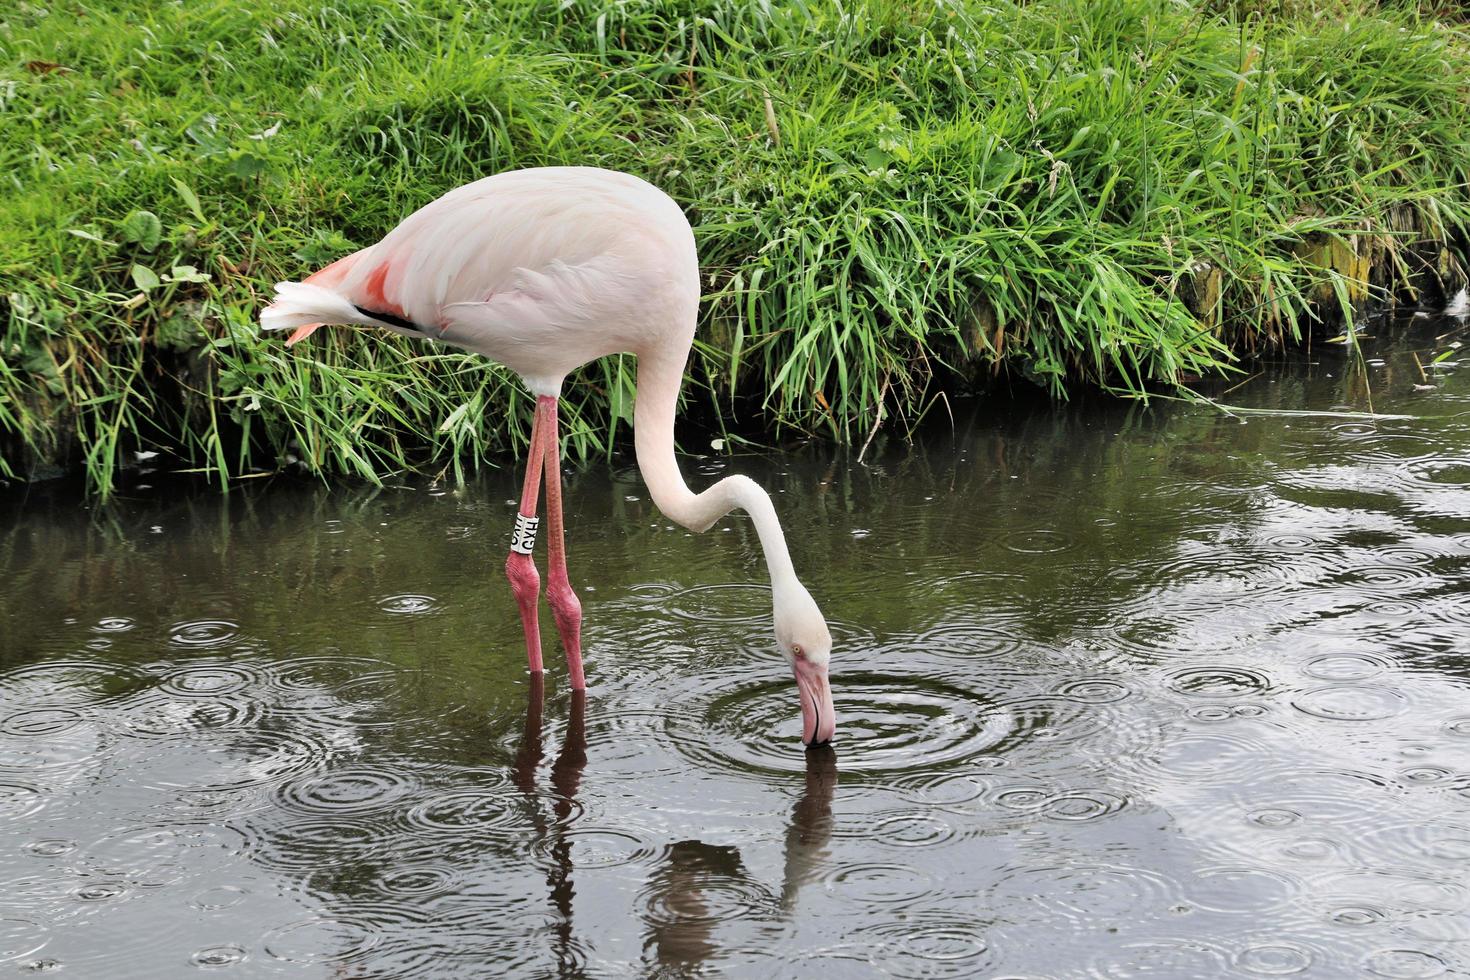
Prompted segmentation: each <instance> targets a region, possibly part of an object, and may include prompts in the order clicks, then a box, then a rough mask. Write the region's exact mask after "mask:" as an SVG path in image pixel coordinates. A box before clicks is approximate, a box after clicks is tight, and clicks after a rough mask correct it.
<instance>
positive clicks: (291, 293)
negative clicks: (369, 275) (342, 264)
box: [260, 282, 382, 330]
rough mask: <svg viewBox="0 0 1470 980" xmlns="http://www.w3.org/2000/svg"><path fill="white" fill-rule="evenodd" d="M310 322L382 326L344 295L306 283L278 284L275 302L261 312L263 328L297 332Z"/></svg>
mask: <svg viewBox="0 0 1470 980" xmlns="http://www.w3.org/2000/svg"><path fill="white" fill-rule="evenodd" d="M309 323H339V324H357V325H359V326H364V327H378V326H382V324H381V323H380V322H379V321H377V320H374V319H373V318H372V317H369V316H363V315H362V314H361V313H359V312H358V311H357V307H355V306H353V305H352V304H351V303H350V302H348V301H347V299H346V297H344V296H342V294H341V293H338V292H335V291H334V290H331V289H323V288H322V287H320V286H313V285H310V284H309V283H304V282H278V283H276V298H275V302H273V303H271V305H270V306H267V307H266V308H265V309H263V310H261V311H260V329H262V330H294V329H295V328H297V327H304V326H306V325H307V324H309Z"/></svg>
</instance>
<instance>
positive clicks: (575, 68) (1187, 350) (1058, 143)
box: [0, 0, 1470, 492]
mask: <svg viewBox="0 0 1470 980" xmlns="http://www.w3.org/2000/svg"><path fill="white" fill-rule="evenodd" d="M1267 8H1270V9H1267ZM1467 99H1470V34H1467V32H1466V31H1465V29H1464V27H1463V25H1456V24H1450V23H1446V22H1442V21H1439V20H1436V19H1434V18H1433V17H1431V16H1425V15H1421V14H1420V13H1419V11H1418V9H1417V7H1414V6H1412V5H1408V4H1393V3H1384V4H1381V5H1379V4H1368V3H1353V2H1343V0H1321V2H1318V3H1311V2H1306V0H1297V2H1290V3H1280V4H1261V3H1248V4H1247V3H1240V4H1237V3H1216V4H1209V5H1191V4H1187V3H1183V2H1175V0H1098V2H1088V0H1033V2H1029V3H1021V2H1011V0H993V2H981V0H946V2H942V3H941V2H930V3H919V2H895V0H872V2H866V0H856V2H849V3H838V2H835V0H825V2H816V0H812V2H794V3H785V4H770V3H767V2H763V0H713V2H704V3H696V2H692V0H682V2H675V0H561V2H553V0H503V2H500V3H497V4H483V5H473V6H469V5H464V4H461V3H457V2H450V0H339V2H337V3H335V4H332V5H323V4H319V3H311V2H306V0H276V2H273V3H272V4H269V5H255V4H248V5H247V4H236V3H233V2H225V0H189V2H172V3H162V4H157V5H140V4H134V3H130V2H127V0H78V2H66V3H57V4H52V5H49V6H42V5H39V4H36V3H33V2H30V0H27V2H24V3H22V4H21V5H20V6H19V7H17V8H13V9H12V10H11V11H10V12H9V13H4V14H0V175H3V176H0V182H3V184H4V186H5V190H4V193H3V194H0V283H3V285H0V295H3V296H4V299H3V300H0V304H3V310H0V315H3V317H4V336H3V349H0V447H3V455H0V471H3V475H10V476H17V475H23V474H24V473H26V472H34V471H35V470H36V469H37V468H38V467H41V466H43V465H45V464H48V463H49V464H57V465H65V464H66V463H68V462H71V461H75V460H77V459H81V460H83V461H84V462H85V463H86V465H87V467H88V471H89V473H90V475H91V478H92V481H93V484H94V486H95V487H96V488H97V489H99V490H101V491H103V492H106V491H107V490H109V489H110V487H111V486H112V485H113V481H114V479H115V476H116V472H117V468H118V467H119V465H121V464H122V463H124V462H126V461H127V460H128V459H129V458H130V456H129V454H130V453H132V452H134V451H139V450H144V451H156V450H166V451H168V452H171V453H173V454H175V455H176V456H178V457H179V458H181V459H182V460H184V461H186V465H188V466H191V467H194V468H197V469H199V470H202V471H204V472H207V473H210V474H212V475H215V476H219V477H224V476H227V475H238V474H246V473H250V472H252V471H257V470H261V469H266V470H269V469H274V468H276V467H278V466H281V465H283V464H286V463H294V464H297V465H301V466H304V467H305V468H307V469H309V470H311V471H314V472H323V473H331V472H341V473H350V474H355V475H359V476H362V477H364V478H367V479H378V478H381V476H382V475H384V474H386V473H389V472H393V471H397V470H401V469H405V468H408V467H418V468H431V469H434V470H440V469H443V470H448V471H450V472H451V473H453V474H462V473H463V472H464V469H465V468H467V467H469V468H473V467H476V466H479V465H481V463H482V462H483V461H484V460H486V459H489V458H493V457H495V456H496V455H497V454H500V453H503V452H504V451H506V450H508V449H512V448H515V446H516V445H517V444H518V443H519V442H520V441H521V440H523V439H524V438H525V432H526V421H527V418H528V413H529V404H528V401H527V398H526V397H525V396H524V395H523V394H522V393H521V392H520V389H519V388H518V386H517V385H516V383H515V381H514V379H513V378H511V377H508V376H507V373H506V372H505V371H504V370H503V369H501V368H499V367H498V366H495V365H491V364H487V363H485V362H484V361H482V360H479V359H476V358H472V357H468V356H462V355H459V354H453V353H446V352H444V351H442V350H439V349H435V348H432V347H430V346H427V345H420V344H415V343H410V342H407V341H403V340H400V339H397V338H394V337H390V336H387V335H382V336H377V335H373V336H369V335H366V334H364V333H362V332H357V331H347V330H340V331H333V332H324V333H322V334H318V335H317V336H316V337H314V338H313V339H312V340H311V341H310V342H308V343H307V344H304V345H302V346H300V347H297V348H295V349H294V350H292V351H290V352H287V351H286V350H285V349H284V348H283V347H282V346H281V344H280V343H279V338H262V337H261V336H259V335H258V333H257V332H256V330H255V327H254V326H253V323H254V318H255V314H256V311H257V310H258V308H259V306H260V305H261V303H262V301H263V298H264V296H265V295H266V294H267V293H268V291H269V288H268V287H269V284H270V283H271V282H274V281H276V280H277V279H282V278H291V279H295V278H300V277H301V276H302V275H303V274H304V273H306V272H308V271H310V270H311V269H314V268H316V267H319V266H321V265H323V264H325V263H327V262H328V261H330V260H332V259H333V258H336V257H338V256H340V255H341V254H343V253H345V252H346V251H348V250H350V249H352V248H354V247H360V246H362V245H365V244H368V243H371V242H372V241H374V240H376V239H377V238H378V237H379V236H381V235H382V234H383V233H384V232H385V231H387V230H388V229H389V228H391V227H392V226H393V225H394V224H395V223H396V222H397V221H398V220H399V219H400V218H401V217H402V216H404V215H405V214H407V213H408V212H409V211H411V210H413V209H414V208H416V207H418V206H419V205H422V204H424V203H426V202H427V201H429V200H431V199H433V198H434V197H436V196H438V195H439V194H441V193H443V192H444V191H446V190H448V189H450V188H451V187H454V186H456V185H458V184H461V183H463V182H466V181H469V180H472V179H475V178H477V177H480V176H483V175H485V174H488V173H493V172H496V171H500V170H505V169H510V168H516V167H526V166H537V165H549V164H571V163H576V164H592V165H599V166H606V167H613V168H616V169H621V170H628V171H631V172H634V173H637V174H640V175H642V176H644V177H647V178H648V179H650V180H652V181H654V182H655V183H657V184H659V185H660V186H662V187H664V188H665V189H667V190H668V191H669V192H670V193H671V194H672V195H673V196H674V197H675V198H677V199H678V200H680V201H681V202H682V203H683V204H684V205H685V207H686V210H687V212H688V214H689V216H690V219H691V221H692V223H693V224H694V226H695V230H696V234H697V236H698V240H699V245H700V251H701V256H702V259H703V265H704V270H705V274H706V277H707V278H706V282H705V303H704V307H703V323H702V325H701V330H700V334H699V337H700V339H699V341H698V343H697V346H696V355H695V357H694V358H693V359H692V361H691V365H690V373H691V377H692V380H693V381H694V382H696V385H695V387H694V388H693V389H692V394H691V396H690V400H689V404H690V409H691V411H696V412H697V411H698V410H700V409H702V410H703V414H705V416H706V417H708V418H710V419H713V420H714V421H715V423H716V424H719V425H724V424H736V423H738V424H743V425H749V424H751V422H752V421H758V422H761V423H762V424H764V425H765V426H766V427H768V428H779V427H783V426H790V427H794V428H797V429H800V430H805V431H813V432H819V433H824V434H826V435H828V436H830V437H833V438H837V439H854V438H860V437H861V436H862V435H863V434H864V433H865V432H866V431H868V429H869V428H870V427H871V426H872V425H873V424H874V422H875V421H876V419H877V418H878V417H879V414H880V413H887V415H888V416H890V417H893V416H897V417H899V418H903V419H913V418H916V417H917V416H919V415H921V414H922V413H923V412H924V411H925V409H926V408H927V407H928V406H929V405H930V404H931V403H932V401H933V399H934V397H935V395H936V393H938V392H939V391H941V390H944V389H946V388H949V387H953V386H955V385H957V384H966V383H970V382H974V381H976V380H977V379H982V378H984V377H985V376H987V375H990V374H992V373H997V372H999V373H1003V374H1006V375H1008V376H1010V377H1012V378H1016V379H1027V380H1029V381H1032V382H1034V383H1036V384H1038V385H1040V386H1042V387H1043V388H1045V389H1046V390H1048V391H1050V392H1051V393H1052V394H1054V395H1057V396H1062V395H1064V394H1065V392H1066V391H1067V390H1068V388H1069V387H1070V386H1074V385H1097V386H1104V387H1108V388H1112V389H1115V390H1118V391H1121V392H1125V393H1134V394H1139V393H1145V392H1147V391H1149V390H1150V389H1152V388H1156V387H1157V386H1173V385H1177V384H1180V383H1184V382H1187V381H1189V380H1190V379H1193V378H1196V377H1202V376H1208V375H1216V374H1219V373H1221V372H1225V371H1229V370H1230V369H1231V366H1232V364H1233V362H1234V358H1235V356H1236V355H1237V354H1238V353H1239V352H1241V351H1249V350H1258V349H1261V348H1262V347H1268V346H1273V345H1279V344H1282V343H1290V342H1293V341H1297V340H1300V339H1302V338H1303V337H1305V336H1306V335H1307V333H1308V332H1309V331H1310V330H1311V329H1312V328H1313V325H1314V324H1315V323H1316V322H1317V318H1318V317H1320V316H1322V315H1324V314H1331V313H1334V312H1336V313H1340V312H1343V311H1351V309H1352V308H1353V307H1355V306H1359V305H1361V304H1362V303H1363V302H1364V301H1365V300H1368V299H1372V298H1375V297H1376V298H1378V299H1386V298H1390V297H1392V296H1395V295H1403V294H1405V293H1406V292H1412V290H1413V289H1414V288H1415V287H1416V286H1418V285H1421V284H1422V283H1424V282H1426V281H1432V280H1433V279H1434V278H1436V277H1439V278H1442V279H1453V278H1454V277H1455V276H1457V275H1461V273H1460V272H1459V267H1458V264H1457V263H1458V260H1457V259H1456V257H1455V256H1456V254H1457V253H1456V251H1455V248H1454V247H1446V246H1455V245H1456V243H1459V247H1460V248H1461V249H1463V243H1464V241H1465V238H1466V229H1467V227H1470V121H1467V113H1466V111H1465V106H1466V104H1467ZM633 376H634V371H633V364H632V359H631V358H611V359H608V360H606V361H604V362H599V363H597V364H594V365H591V366H589V367H588V368H587V369H585V371H584V372H583V376H582V378H581V379H580V380H581V381H582V382H583V383H580V384H576V385H573V386H571V388H570V391H569V393H568V400H567V401H568V404H567V406H566V408H565V412H566V418H567V419H568V421H569V430H570V442H571V448H572V451H573V452H575V453H578V454H582V455H588V454H595V453H600V452H603V451H606V450H607V449H608V448H609V447H610V446H611V445H613V444H614V441H615V440H616V439H617V438H618V433H619V430H620V428H622V426H623V423H625V422H626V421H627V420H628V419H629V418H630V417H631V401H632V378H633Z"/></svg>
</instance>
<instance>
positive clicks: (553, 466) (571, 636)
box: [537, 395, 587, 691]
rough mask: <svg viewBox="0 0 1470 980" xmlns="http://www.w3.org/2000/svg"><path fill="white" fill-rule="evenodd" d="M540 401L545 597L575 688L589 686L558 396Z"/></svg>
mask: <svg viewBox="0 0 1470 980" xmlns="http://www.w3.org/2000/svg"><path fill="white" fill-rule="evenodd" d="M537 405H538V406H541V405H544V406H545V410H546V423H547V428H548V429H549V432H548V434H547V437H546V447H545V461H546V462H545V466H546V525H547V527H546V549H547V552H548V555H549V561H550V565H551V568H550V571H549V573H548V574H547V578H546V601H547V603H548V604H550V606H551V612H552V615H553V616H555V617H556V630H557V632H558V633H560V634H561V643H562V647H563V648H565V650H566V652H567V674H568V675H569V676H570V677H571V681H572V690H574V691H582V690H586V688H587V680H586V678H585V677H584V676H583V674H582V603H581V601H580V600H579V599H578V598H577V593H576V592H575V591H573V590H572V585H571V582H570V581H569V580H568V578H567V543H566V535H565V533H564V531H565V526H564V525H563V523H562V516H561V438H560V435H559V433H558V431H557V421H556V399H555V398H553V397H550V396H545V395H543V396H542V397H541V398H540V399H539V400H538V401H537Z"/></svg>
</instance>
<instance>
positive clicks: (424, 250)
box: [260, 167, 836, 746]
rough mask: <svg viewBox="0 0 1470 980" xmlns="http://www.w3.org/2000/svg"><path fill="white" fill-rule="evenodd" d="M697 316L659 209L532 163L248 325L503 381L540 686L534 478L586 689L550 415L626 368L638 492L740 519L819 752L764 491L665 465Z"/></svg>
mask: <svg viewBox="0 0 1470 980" xmlns="http://www.w3.org/2000/svg"><path fill="white" fill-rule="evenodd" d="M698 308H699V259H698V257H697V255H696V253H695V246H694V233H693V231H692V230H691V229H690V227H689V222H688V220H687V219H685V217H684V214H683V212H682V211H681V210H680V209H679V206H678V205H677V204H675V203H674V201H673V199H671V198H670V197H669V196H668V195H666V194H664V193H663V192H662V191H661V190H659V189H658V188H656V187H654V186H653V185H652V184H649V183H647V182H646V181H643V180H641V179H639V178H637V177H634V176H632V175H630V174H625V173H617V172H615V171H610V170H602V169H597V168H591V167H546V168H534V169H527V170H516V171H509V172H506V173H501V174H495V175H494V176H490V177H485V178H482V179H481V180H477V181H474V182H473V183H470V184H465V185H464V186H462V187H458V188H456V189H454V190H452V191H450V192H449V193H447V194H445V195H444V196H443V197H440V198H439V199H437V200H435V201H432V202H430V203H429V204H426V205H425V206H424V207H422V208H420V209H419V210H418V211H415V212H414V213H413V214H411V215H409V216H408V217H407V218H406V219H404V221H403V222H402V223H401V224H399V225H398V227H396V228H394V229H393V230H392V231H390V232H389V233H388V235H387V237H385V238H384V239H383V240H382V241H380V242H378V243H377V244H376V245H371V246H369V247H367V248H365V249H362V250H361V251H359V252H355V253H353V254H352V255H348V256H346V257H345V258H342V259H339V260H337V261H336V262H334V263H332V264H331V265H329V266H327V267H326V268H324V269H322V270H320V271H319V272H317V273H315V274H314V275H311V276H308V277H307V278H306V279H305V280H304V281H302V282H283V283H278V284H277V285H276V294H275V298H274V300H273V301H272V303H271V304H270V305H269V306H267V307H266V308H265V309H263V310H262V311H261V314H260V323H261V327H262V329H264V330H294V332H293V333H292V334H291V335H290V337H289V338H288V339H287V341H286V343H287V345H288V346H289V345H292V344H295V343H298V342H300V341H301V340H303V339H305V338H306V337H308V336H309V335H310V334H311V333H312V332H313V331H315V330H316V329H317V328H319V327H322V326H324V325H327V324H335V325H346V326H360V327H379V328H382V329H385V330H389V331H391V332H393V333H396V334H400V335H402V336H405V337H413V338H415V339H424V338H427V339H429V340H431V341H435V342H437V343H442V344H450V345H453V346H455V347H459V348H462V349H464V350H467V351H471V352H474V353H477V354H481V355H484V356H486V357H489V358H491V359H493V360H496V361H499V362H500V363H501V364H504V365H506V366H507V367H509V368H510V369H511V370H513V371H515V372H516V373H517V374H518V375H519V376H520V378H521V381H522V382H523V383H524V384H525V386H526V388H527V389H528V390H529V391H530V392H531V393H532V394H533V395H535V397H536V412H535V416H534V419H533V421H532V425H531V442H530V448H529V450H528V453H527V460H526V473H525V481H524V483H523V484H522V490H521V500H520V509H519V512H518V513H517V515H516V518H515V526H514V528H513V531H512V534H511V543H510V552H509V554H508V556H507V558H506V563H505V573H506V577H507V578H508V579H509V580H510V585H511V591H512V592H513V593H514V595H515V599H516V604H517V605H518V607H519V609H520V618H521V627H522V631H523V632H524V634H525V642H526V658H527V661H528V662H529V665H530V670H531V672H532V674H533V675H540V674H541V673H542V670H543V666H542V657H541V634H540V630H539V626H538V623H537V602H538V591H539V588H540V575H539V573H538V572H537V570H536V565H535V562H534V560H533V558H532V552H533V549H534V546H535V541H536V537H537V531H538V528H539V523H540V518H539V517H538V516H537V515H538V511H537V503H538V500H537V498H538V495H539V490H540V487H541V484H542V482H543V481H544V483H545V485H546V516H547V531H548V535H547V538H548V540H547V552H548V560H549V565H550V568H549V573H548V577H547V585H546V600H547V604H548V605H549V606H550V607H551V611H552V614H553V616H554V617H555V620H556V627H557V631H558V633H559V634H560V636H561V640H562V646H563V647H564V649H565V652H566V658H567V670H568V673H569V675H570V679H571V686H572V688H573V689H574V690H578V691H580V690H585V688H586V678H585V675H584V672H583V669H582V647H581V625H582V608H581V603H580V601H579V600H578V598H577V594H576V592H575V591H574V590H573V589H572V587H571V584H570V581H569V578H568V575H567V562H566V543H565V536H564V527H563V523H562V507H561V469H560V457H561V446H560V438H559V436H558V433H557V402H558V400H559V398H560V395H561V389H562V384H563V382H564V380H565V379H566V376H567V375H568V374H569V373H571V372H572V371H573V370H575V369H576V368H578V367H580V366H581V365H583V364H585V363H587V362H588V361H591V360H594V359H596V358H599V357H603V356H605V355H608V354H615V353H622V352H626V353H631V354H633V355H635V356H636V357H637V359H638V389H637V400H636V403H635V406H634V413H633V429H634V448H635V451H636V453H637V458H638V469H639V471H640V473H641V474H642V476H643V481H644V483H645V484H646V485H647V487H648V492H649V495H650V496H651V497H652V498H653V502H654V504H655V505H656V506H657V507H658V509H659V510H660V511H662V512H663V513H664V514H665V515H666V516H667V517H668V518H669V519H670V520H672V521H674V522H676V523H678V524H681V525H683V526H684V527H687V528H689V529H690V530H692V531H695V532H701V531H705V530H707V529H708V528H709V527H710V526H711V525H713V524H714V523H715V522H716V521H718V520H719V519H720V518H722V517H724V516H725V515H726V514H728V513H730V512H731V511H732V510H736V509H739V510H743V511H745V513H746V514H748V515H749V516H750V519H751V521H752V523H753V524H754V525H755V529H756V533H757V535H758V536H759V538H760V544H761V550H762V551H763V552H764V554H765V560H766V567H767V570H768V572H769V574H770V581H771V604H772V620H773V625H774V628H775V635H776V644H777V646H778V648H779V649H780V652H781V654H782V655H783V656H784V657H785V658H786V660H787V662H788V663H789V665H790V667H791V670H792V673H793V675H794V676H795V679H796V685H797V688H798V693H799V697H800V702H801V714H802V741H803V742H805V743H806V744H807V745H808V746H813V745H822V744H826V743H827V742H829V741H830V739H831V737H832V733H833V730H834V728H835V725H836V717H835V713H834V711H833V707H832V692H831V688H830V686H829V683H828V666H829V662H830V658H831V652H832V636H831V633H830V632H829V630H828V628H827V623H826V620H825V619H823V617H822V613H821V610H820V609H818V607H817V604H816V601H815V600H813V599H812V596H811V593H810V592H808V591H807V589H806V587H805V586H804V585H802V583H801V581H800V579H798V578H797V575H796V571H795V569H794V567H793V566H792V563H791V555H790V552H789V551H788V549H787V547H786V538H785V535H784V534H783V533H782V531H781V523H780V521H779V520H778V519H777V517H776V510H775V508H774V507H773V506H772V504H771V498H770V496H769V495H768V494H767V493H766V492H765V491H764V490H762V489H761V487H760V486H759V485H758V484H757V483H756V482H755V481H753V480H751V479H750V478H748V477H745V476H729V477H726V478H725V479H723V480H720V481H719V482H717V483H715V484H714V485H713V486H711V487H709V488H708V489H706V490H704V491H703V492H701V493H695V492H693V491H692V490H690V488H689V486H688V484H686V483H685V482H684V478H683V476H682V475H681V474H680V472H679V464H678V461H677V459H676V458H675V455H674V414H675V408H676V404H677V402H678V398H679V388H680V385H681V384H682V383H683V378H684V366H685V364H686V362H687V360H688V357H689V349H690V346H691V344H692V342H693V339H694V328H695V321H696V318H697V314H698Z"/></svg>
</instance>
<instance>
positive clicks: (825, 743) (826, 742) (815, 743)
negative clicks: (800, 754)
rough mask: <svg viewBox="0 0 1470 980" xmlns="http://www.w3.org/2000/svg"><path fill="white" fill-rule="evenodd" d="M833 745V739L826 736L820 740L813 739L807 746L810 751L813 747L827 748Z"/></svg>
mask: <svg viewBox="0 0 1470 980" xmlns="http://www.w3.org/2000/svg"><path fill="white" fill-rule="evenodd" d="M831 746H832V740H831V739H830V738H824V739H822V740H821V741H820V742H818V741H815V740H813V741H810V742H807V743H806V748H807V751H808V752H810V751H811V750H812V749H826V748H830V747H831Z"/></svg>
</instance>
